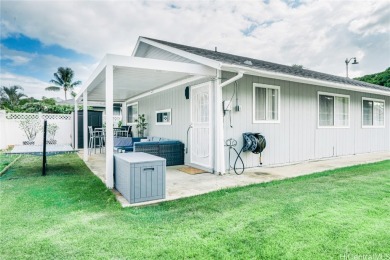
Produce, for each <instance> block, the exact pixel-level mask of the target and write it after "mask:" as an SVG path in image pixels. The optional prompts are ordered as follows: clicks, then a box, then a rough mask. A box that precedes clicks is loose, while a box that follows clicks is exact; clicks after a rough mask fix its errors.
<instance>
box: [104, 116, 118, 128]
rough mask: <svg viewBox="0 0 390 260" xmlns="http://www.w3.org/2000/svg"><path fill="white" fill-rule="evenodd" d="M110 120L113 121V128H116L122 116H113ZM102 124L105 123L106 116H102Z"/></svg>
mask: <svg viewBox="0 0 390 260" xmlns="http://www.w3.org/2000/svg"><path fill="white" fill-rule="evenodd" d="M112 120H113V123H114V126H117V125H118V123H119V121H121V120H122V116H118V115H115V116H113V117H112ZM103 123H106V115H103Z"/></svg>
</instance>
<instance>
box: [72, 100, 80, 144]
mask: <svg viewBox="0 0 390 260" xmlns="http://www.w3.org/2000/svg"><path fill="white" fill-rule="evenodd" d="M78 109H79V108H78V104H77V99H75V100H74V117H73V119H74V122H73V131H74V135H73V140H74V145H73V149H75V150H77V149H79V113H78Z"/></svg>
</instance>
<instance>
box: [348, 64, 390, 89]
mask: <svg viewBox="0 0 390 260" xmlns="http://www.w3.org/2000/svg"><path fill="white" fill-rule="evenodd" d="M354 79H356V80H359V81H364V82H368V83H371V84H376V85H380V86H385V87H390V67H389V68H387V69H386V70H385V71H382V72H379V73H375V74H369V75H365V76H363V77H360V78H354Z"/></svg>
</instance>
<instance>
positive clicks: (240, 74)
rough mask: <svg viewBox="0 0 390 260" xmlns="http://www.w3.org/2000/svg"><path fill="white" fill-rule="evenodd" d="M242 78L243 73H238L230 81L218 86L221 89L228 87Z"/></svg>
mask: <svg viewBox="0 0 390 260" xmlns="http://www.w3.org/2000/svg"><path fill="white" fill-rule="evenodd" d="M243 76H244V72H242V71H238V72H237V75H236V76H234V77H233V78H231V79H229V80H227V81H225V82H224V83H222V84H221V85H219V86H220V87H221V88H223V87H224V86H226V85H229V84H230V83H232V82H234V81H237V80H239V79H240V78H242V77H243Z"/></svg>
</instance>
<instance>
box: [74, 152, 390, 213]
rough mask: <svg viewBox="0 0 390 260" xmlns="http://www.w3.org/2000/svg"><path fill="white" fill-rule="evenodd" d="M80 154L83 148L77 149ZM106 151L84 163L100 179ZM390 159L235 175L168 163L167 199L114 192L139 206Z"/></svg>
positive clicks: (342, 160) (380, 156)
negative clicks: (133, 199)
mask: <svg viewBox="0 0 390 260" xmlns="http://www.w3.org/2000/svg"><path fill="white" fill-rule="evenodd" d="M79 155H80V156H81V158H82V152H81V153H79ZM104 156H105V155H104V154H93V155H92V156H91V157H90V159H89V161H88V162H87V166H88V167H89V168H90V169H91V171H92V172H93V173H94V174H96V175H97V176H98V177H99V178H100V179H102V181H103V182H105V157H104ZM389 159H390V152H379V153H369V154H360V155H351V156H343V157H337V158H329V159H323V160H317V161H308V162H303V163H297V164H293V165H286V166H279V167H257V168H251V169H247V170H246V171H245V172H244V173H243V174H242V175H236V174H235V173H234V172H232V173H227V174H225V175H215V174H211V173H202V174H197V175H190V174H187V173H184V172H182V171H179V170H178V168H180V167H183V166H170V167H167V173H166V199H164V200H158V201H152V202H145V203H138V204H131V205H130V204H129V203H128V201H127V200H126V199H125V198H124V197H123V196H122V195H120V193H118V192H116V191H115V190H114V192H115V194H116V195H117V199H118V201H119V202H120V203H121V204H122V206H123V207H128V206H140V205H147V204H154V203H158V202H161V201H168V200H175V199H179V198H184V197H190V196H195V195H199V194H204V193H208V192H211V191H216V190H220V189H224V188H230V187H238V186H246V185H250V184H254V183H262V182H269V181H273V180H281V179H285V178H292V177H296V176H302V175H307V174H311V173H315V172H321V171H326V170H331V169H336V168H340V167H346V166H352V165H358V164H364V163H371V162H378V161H383V160H389Z"/></svg>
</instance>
